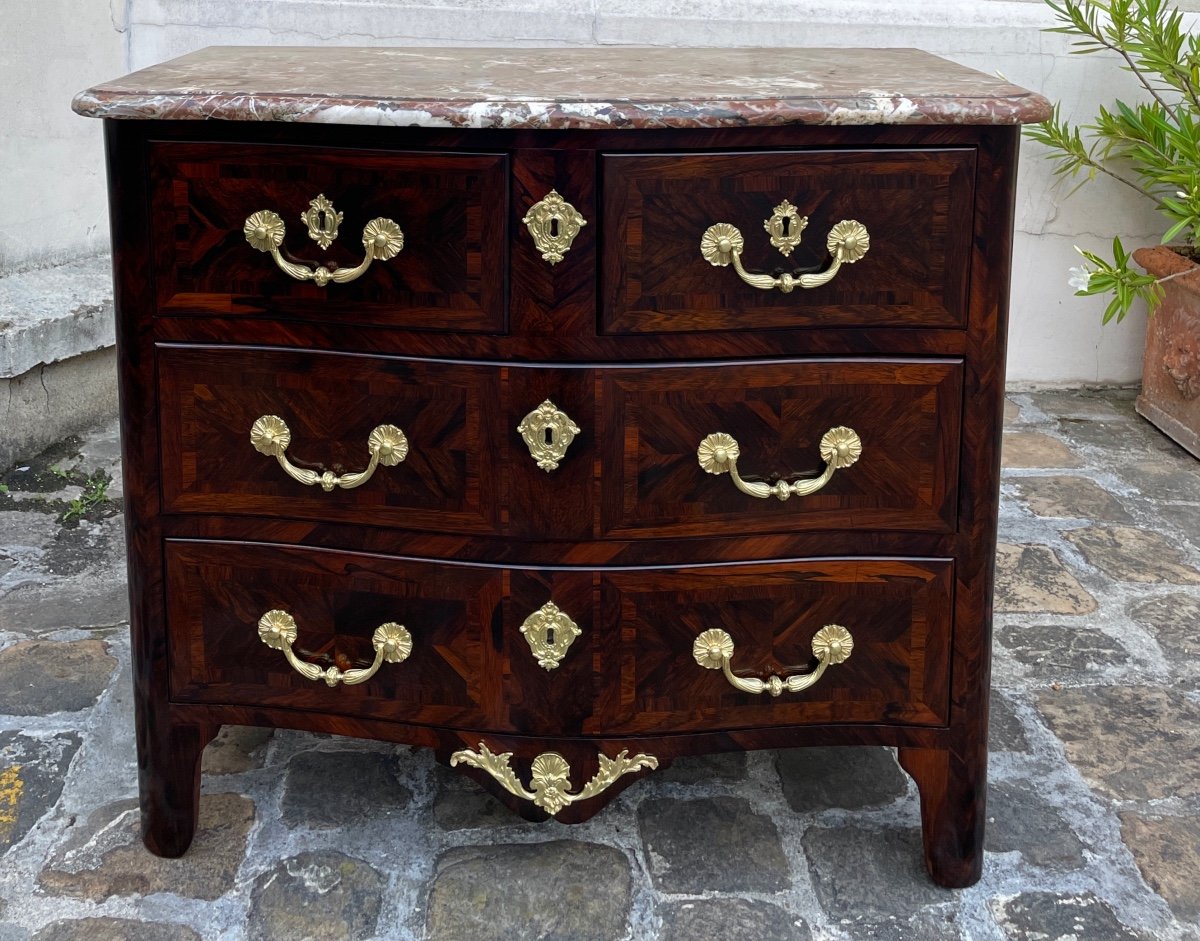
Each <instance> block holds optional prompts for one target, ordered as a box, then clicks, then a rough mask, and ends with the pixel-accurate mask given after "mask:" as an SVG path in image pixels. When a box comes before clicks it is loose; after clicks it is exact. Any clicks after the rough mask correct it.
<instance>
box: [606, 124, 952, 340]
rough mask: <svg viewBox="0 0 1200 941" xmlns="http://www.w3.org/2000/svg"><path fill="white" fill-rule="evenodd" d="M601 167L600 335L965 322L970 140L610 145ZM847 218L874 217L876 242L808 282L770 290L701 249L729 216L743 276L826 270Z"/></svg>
mask: <svg viewBox="0 0 1200 941" xmlns="http://www.w3.org/2000/svg"><path fill="white" fill-rule="evenodd" d="M602 164H603V180H604V192H605V202H604V211H605V219H604V236H603V237H604V259H605V261H604V271H603V276H602V282H603V289H602V295H603V310H602V312H601V330H602V331H603V332H606V333H674V332H687V331H706V330H762V329H780V328H821V329H825V328H828V327H839V326H910V327H911V326H925V327H950V328H961V327H964V326H965V324H966V317H967V277H968V270H969V255H968V252H969V250H970V245H971V225H972V211H973V210H972V203H973V186H974V175H975V155H974V151H973V150H971V149H969V148H962V149H944V150H910V151H902V150H874V151H838V150H826V151H799V152H798V151H780V152H776V153H741V154H692V155H687V154H667V155H657V156H640V155H621V154H617V155H612V154H609V155H605V156H604V157H603V158H602ZM785 203H787V204H788V206H791V207H792V208H793V209H794V214H792V213H791V212H790V211H789V210H788V208H787V206H784V204H785ZM777 207H780V208H781V210H782V211H780V212H779V214H778V216H776V213H777ZM773 217H774V218H775V221H774V226H775V230H774V232H772V231H768V230H769V229H770V228H771V226H772V220H773ZM785 217H787V218H786V221H784V220H785ZM843 220H845V221H853V222H859V223H861V224H862V225H863V226H865V228H866V230H867V236H868V238H869V249H868V250H867V251H866V254H865V255H863V256H862V257H861V258H859V259H858V260H855V261H847V263H845V264H842V265H841V267H840V269H839V270H838V271H837V272H836V274H835V275H834V277H832V279H830V280H829V281H828V282H827V283H824V284H822V285H820V286H817V287H812V288H811V289H806V288H804V287H802V286H795V287H794V289H792V290H790V291H787V292H785V291H784V290H781V289H780V288H778V287H774V288H770V289H761V288H758V287H755V286H752V285H751V284H748V283H746V282H745V281H743V280H742V279H741V278H740V277H739V275H738V273H737V272H736V271H735V269H734V266H733V265H732V263H731V261H732V259H731V258H730V257H729V256H728V254H726V255H724V256H722V257H721V258H719V259H718V260H719V261H722V262H723V263H724V264H723V265H722V266H717V267H714V265H713V264H710V262H709V261H707V260H706V259H705V257H704V256H703V255H702V253H701V241H702V238H703V237H704V234H705V232H706V231H707V230H708V229H709V228H710V227H711V226H714V225H716V224H718V223H726V224H728V225H729V226H733V227H734V228H736V229H737V230H738V232H739V233H740V239H741V241H742V249H741V255H740V262H741V264H742V266H743V268H745V269H746V271H747V273H748V274H750V275H753V274H762V273H766V274H769V275H772V276H775V277H776V278H778V276H779V275H781V274H782V273H784V272H786V273H789V274H792V275H795V276H796V277H799V275H800V274H801V273H804V272H808V273H810V274H811V273H817V274H819V273H821V272H823V271H827V270H828V269H829V267H830V250H829V240H830V237H831V233H832V236H833V237H836V236H838V235H839V234H841V233H843V232H844V230H843V229H837V230H836V231H835V227H836V226H837V225H838V223H840V222H842V221H843ZM721 231H722V232H725V233H726V234H728V232H729V230H728V229H724V230H721ZM797 233H798V234H799V236H800V238H799V241H798V243H797V242H796V239H795V235H796V234H797ZM716 234H717V235H719V234H720V232H718V233H716ZM781 236H782V238H781ZM789 236H790V237H789ZM772 239H775V240H776V241H778V242H779V245H778V246H775V245H773V244H772ZM853 241H854V246H853V248H852V250H851V253H852V254H854V255H857V254H858V253H859V252H861V250H862V248H863V245H862V239H861V238H855V239H854V240H853ZM715 244H716V243H715V242H714V246H715ZM784 249H786V250H787V252H788V254H786V255H785V254H783V250H784Z"/></svg>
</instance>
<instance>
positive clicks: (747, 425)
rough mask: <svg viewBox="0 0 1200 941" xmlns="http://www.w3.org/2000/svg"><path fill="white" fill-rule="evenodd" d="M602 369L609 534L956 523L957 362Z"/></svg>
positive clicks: (918, 527)
mask: <svg viewBox="0 0 1200 941" xmlns="http://www.w3.org/2000/svg"><path fill="white" fill-rule="evenodd" d="M598 372H599V382H598V387H599V390H600V391H599V393H598V394H599V395H600V398H601V403H602V404H601V412H602V414H603V416H604V417H603V422H604V432H603V434H602V435H598V436H597V437H598V439H599V441H600V442H601V443H600V445H599V447H600V449H601V455H600V464H601V473H600V489H601V505H600V512H599V520H600V527H601V530H602V534H603V535H605V536H610V537H613V536H625V537H636V536H716V535H736V534H753V533H770V532H794V531H798V530H814V529H826V530H848V529H849V530H859V529H890V530H914V531H927V532H952V531H953V530H954V529H955V526H956V520H957V511H956V502H957V478H958V451H959V417H960V411H961V394H962V391H961V390H962V366H961V363H959V362H957V361H922V362H888V361H871V362H867V361H863V362H856V361H846V360H837V361H805V362H793V363H755V364H737V365H722V366H694V367H675V368H657V369H624V368H622V369H606V370H600V371H598ZM854 441H857V442H858V445H859V447H858V448H854V447H853V444H854ZM722 442H724V444H722ZM831 445H833V446H834V451H835V452H837V453H830V452H828V451H827V448H828V447H830V446H831ZM838 445H840V446H841V447H840V448H839V447H837V446H838ZM721 448H724V451H725V452H727V453H725V454H724V455H722V454H721V453H720V449H721ZM843 449H844V450H843ZM735 454H736V460H735V461H732V462H731V461H729V460H725V459H723V458H730V457H733V456H734V455H735ZM855 454H857V455H858V457H857V460H856V461H854V463H852V464H849V466H841V467H837V468H836V469H832V471H831V468H833V467H834V465H836V464H844V463H845V462H846V461H847V460H849V459H852V458H853V457H854V455H855ZM827 457H829V458H830V460H829V461H827V460H826V458H827ZM706 471H707V472H706ZM735 474H737V475H740V477H741V478H742V482H743V483H742V485H739V484H738V483H737V481H735V479H734V477H735ZM822 479H824V482H823V485H822ZM780 482H783V483H788V482H793V483H794V485H795V486H798V487H799V488H801V490H800V492H801V493H803V492H804V491H805V490H809V489H812V490H813V492H811V493H808V494H807V495H803V496H797V495H790V493H789V495H788V497H787V499H783V500H780V499H777V498H776V497H775V496H770V495H766V496H764V495H763V491H765V490H767V489H768V487H769V486H776V485H778V484H780ZM746 490H751V491H756V490H757V491H758V495H755V494H754V493H747V492H745V491H746ZM777 490H783V488H782V487H777Z"/></svg>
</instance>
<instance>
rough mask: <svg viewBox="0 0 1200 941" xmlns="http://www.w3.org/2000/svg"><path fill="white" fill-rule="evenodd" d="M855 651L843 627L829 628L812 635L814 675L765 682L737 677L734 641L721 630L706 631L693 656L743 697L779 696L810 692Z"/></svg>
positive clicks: (852, 639) (848, 633)
mask: <svg viewBox="0 0 1200 941" xmlns="http://www.w3.org/2000/svg"><path fill="white" fill-rule="evenodd" d="M853 650H854V638H853V637H851V636H850V632H849V631H848V630H846V629H845V628H844V627H842V626H841V625H840V624H826V625H825V626H824V627H823V628H821V629H820V630H819V631H817V633H816V634H814V635H813V639H812V652H813V656H814V657H816V658H817V668H816V669H815V670H813V671H812V672H811V673H801V674H798V675H796V676H787V677H783V676H776V675H775V674H771V675H770V676H769V677H767V678H766V679H765V680H760V679H758V678H757V677H744V676H735V675H734V673H733V670H732V669H731V668H730V662H731V661H732V660H733V638H732V637H730V636H729V635H728V634H727V633H725V631H723V630H721V629H720V628H713V629H711V630H707V631H705V632H704V633H703V634H701V635H700V636H699V637H697V638H696V642H695V643H694V644H692V656H693V657H694V658H695V660H696V662H697V663H698V664H700V666H702V667H704V669H706V670H720V671H721V672H723V673H724V674H725V679H727V680H729V683H730V685H731V686H733V687H734V688H735V689H739V690H741V691H742V692H743V693H770V694H771V695H772V696H779V695H781V694H782V693H783V692H784V691H785V690H786V691H787V692H789V693H798V692H800V691H801V690H804V689H808V688H809V687H810V686H812V685H813V684H814V683H816V682H817V680H819V679H820V678H821V677H822V676H824V675H825V670H826V669H827V668H828V667H829V666H830V664H834V663H843V662H844V661H846V660H849V659H850V653H851V652H852V651H853Z"/></svg>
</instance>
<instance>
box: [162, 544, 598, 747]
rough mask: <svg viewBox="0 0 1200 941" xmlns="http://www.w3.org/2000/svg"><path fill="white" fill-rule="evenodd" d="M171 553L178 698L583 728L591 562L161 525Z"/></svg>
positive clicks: (171, 631)
mask: <svg viewBox="0 0 1200 941" xmlns="http://www.w3.org/2000/svg"><path fill="white" fill-rule="evenodd" d="M165 559H166V586H167V589H166V595H167V625H168V635H169V657H170V675H171V697H172V699H173V700H175V701H177V702H196V703H201V702H202V703H226V704H236V705H253V706H275V707H282V708H293V709H307V710H316V711H319V712H324V713H336V714H342V715H349V716H356V717H363V718H378V719H389V720H393V721H398V722H407V723H412V724H416V725H438V726H449V727H458V728H472V729H478V730H490V731H506V732H520V733H523V734H545V735H570V736H577V735H581V734H583V724H584V721H585V720H586V718H587V716H588V715H589V714H590V712H591V709H592V706H593V702H594V698H595V694H594V686H593V650H594V649H595V648H596V647H597V646H598V644H597V638H596V635H595V630H594V625H593V602H592V595H593V573H591V572H588V571H582V572H559V573H554V572H539V571H537V570H523V569H501V568H496V567H494V566H476V565H462V564H447V563H439V562H429V561H421V560H416V559H395V558H388V557H385V556H379V555H371V554H365V553H355V552H338V551H332V550H322V549H311V548H300V547H293V546H278V545H266V544H254V545H248V544H245V543H226V542H218V541H207V540H168V541H167V543H166V548H165ZM401 628H402V629H403V630H400V629H401ZM389 640H390V641H391V642H392V645H393V646H392V647H390V648H386V649H385V650H384V657H381V658H379V659H380V662H379V664H378V665H377V666H376V664H375V660H376V649H377V648H376V646H375V645H376V642H378V643H379V644H380V646H385V645H386V643H387V642H388V641H389ZM285 647H286V648H289V649H290V652H291V654H292V656H291V657H289V656H288V653H287V651H286V650H285V649H284V648H285ZM388 656H391V658H392V659H391V661H389V659H388ZM293 658H294V659H295V661H296V663H292V662H291V660H292V659H293ZM395 661H398V662H395ZM330 670H332V671H334V672H333V673H332V674H330V673H329V672H328V671H330ZM364 670H365V671H370V676H368V677H365V678H364V677H363V674H362V672H361V671H364ZM352 671H359V672H357V673H356V672H352ZM306 673H307V674H308V675H306Z"/></svg>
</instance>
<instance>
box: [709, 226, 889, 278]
mask: <svg viewBox="0 0 1200 941" xmlns="http://www.w3.org/2000/svg"><path fill="white" fill-rule="evenodd" d="M768 231H770V230H769V229H768ZM775 241H776V240H775V238H774V237H773V238H772V244H774V243H775ZM797 241H798V239H797ZM745 244H746V240H745V239H744V238H742V233H741V230H739V229H738V228H737V226H734V225H730V224H729V223H728V222H718V223H717V224H716V225H710V226H709V227H708V228H707V229H705V230H704V235H703V236H701V238H700V254H701V255H703V256H704V260H705V261H707V262H708V263H709V264H710V265H712V266H713V267H716V268H724V267H725V266H726V265H728V264H730V263H732V264H733V270H734V271H736V272H737V273H738V277H739V278H741V279H742V280H743V281H745V282H746V283H747V284H748V285H750V286H751V287H753V288H759V289H760V290H763V291H769V290H771V289H772V288H779V290H780V291H782V292H783V293H784V294H791V293H792V291H794V290H795V289H796V288H798V287H799V288H806V289H807V288H819V287H820V286H821V285H822V284H828V283H829V282H830V281H832V280H833V279H834V277H836V276H837V273H838V272H839V271H840V270H841V268H842V265H852V264H854V263H855V262H856V261H858V260H859V259H860V258H862V257H863V255H865V254H866V253H867V251H868V250H869V249H870V248H871V236H870V235H869V234H868V233H867V227H866V226H865V225H863V224H862V223H861V222H857V221H856V220H854V219H843V220H842V221H841V222H839V223H838V224H837V225H835V226H834V227H833V228H832V229H830V230H829V235H828V237H827V238H826V239H825V246H826V247H827V248H828V249H829V254H830V256H831V257H832V258H833V263H832V264H830V266H829V267H828V268H826V269H825V270H824V271H819V272H816V273H812V274H798V275H793V274H789V273H788V272H786V271H785V272H784V273H783V274H781V275H780V276H779V277H778V278H776V277H774V276H773V275H769V274H751V273H750V272H748V271H747V270H746V269H745V268H743V267H742V249H743V247H745ZM777 247H778V246H777Z"/></svg>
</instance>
